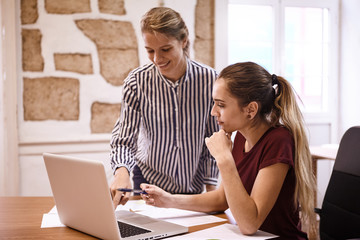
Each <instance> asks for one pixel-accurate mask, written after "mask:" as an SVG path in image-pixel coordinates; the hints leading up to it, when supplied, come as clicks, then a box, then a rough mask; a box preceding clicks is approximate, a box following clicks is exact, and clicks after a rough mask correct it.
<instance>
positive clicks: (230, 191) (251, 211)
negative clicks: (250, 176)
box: [219, 164, 262, 234]
mask: <svg viewBox="0 0 360 240" xmlns="http://www.w3.org/2000/svg"><path fill="white" fill-rule="evenodd" d="M219 168H220V173H221V176H222V184H223V186H224V192H225V196H226V199H227V203H228V205H229V208H230V209H231V212H232V214H233V216H234V218H235V220H236V223H237V225H238V226H239V229H240V230H241V232H242V233H243V234H253V233H255V232H256V231H257V230H258V229H259V227H260V225H261V223H262V220H261V219H259V217H258V210H257V206H256V204H255V201H254V200H253V199H252V198H251V197H250V196H249V194H248V193H247V191H246V189H245V187H244V185H243V184H242V181H241V179H240V176H239V174H238V172H237V169H236V167H235V165H234V166H231V165H229V164H228V165H225V166H224V165H223V166H221V167H219Z"/></svg>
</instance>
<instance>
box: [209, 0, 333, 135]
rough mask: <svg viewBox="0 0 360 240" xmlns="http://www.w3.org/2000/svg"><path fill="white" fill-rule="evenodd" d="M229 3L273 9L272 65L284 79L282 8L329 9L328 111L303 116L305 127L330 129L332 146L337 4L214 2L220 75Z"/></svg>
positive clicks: (321, 1)
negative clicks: (324, 126)
mask: <svg viewBox="0 0 360 240" xmlns="http://www.w3.org/2000/svg"><path fill="white" fill-rule="evenodd" d="M229 3H239V4H246V5H266V6H272V7H273V8H274V50H273V51H274V52H273V65H274V71H275V73H276V74H278V75H281V76H284V77H285V78H286V76H285V75H284V72H283V71H284V70H283V69H284V68H285V63H284V58H285V45H284V43H285V34H284V18H285V11H284V9H285V7H314V8H328V9H329V21H330V22H329V26H330V29H329V34H330V35H329V39H330V42H329V66H328V69H329V73H328V74H329V81H328V86H327V93H328V95H327V96H325V97H326V101H327V103H326V104H327V106H328V108H327V110H326V111H322V112H303V115H304V118H305V121H306V123H307V124H312V125H317V124H326V125H329V126H330V136H331V139H330V141H331V142H334V141H336V132H337V129H338V122H339V119H338V117H337V116H338V112H339V101H338V96H339V90H338V89H339V87H338V86H339V80H338V79H339V0H316V1H313V0H215V69H216V70H217V71H221V69H223V68H224V67H226V66H227V65H228V63H227V61H228V54H227V49H228V44H227V43H228V28H227V24H228V23H227V20H228V19H227V17H224V16H227V15H228V12H227V6H228V4H229Z"/></svg>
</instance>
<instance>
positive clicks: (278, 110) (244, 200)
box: [142, 62, 315, 239]
mask: <svg viewBox="0 0 360 240" xmlns="http://www.w3.org/2000/svg"><path fill="white" fill-rule="evenodd" d="M213 100H214V106H213V108H212V111H211V114H212V115H213V116H215V117H216V118H217V121H218V124H219V125H220V127H221V130H220V131H219V132H216V133H214V134H213V135H212V136H211V137H209V138H206V139H205V142H206V145H207V147H208V149H209V151H210V153H211V154H212V156H213V157H214V158H215V160H216V162H217V166H218V168H219V170H220V173H221V177H222V181H221V184H220V186H219V188H217V189H216V190H215V191H212V192H207V193H203V194H198V195H179V194H178V195H172V194H169V193H167V192H165V191H163V190H162V189H160V188H158V187H156V186H153V185H148V184H142V189H143V190H145V191H146V192H147V193H148V194H147V195H143V198H144V200H146V202H147V203H148V204H152V205H155V206H158V207H176V208H181V209H187V210H194V211H203V212H212V211H221V210H225V209H227V208H230V210H231V212H232V214H233V216H234V218H235V220H236V222H237V225H238V227H239V229H240V231H241V232H242V233H243V234H248V235H251V234H254V233H255V232H256V231H257V230H259V229H260V230H263V231H266V232H270V233H273V234H275V235H278V236H280V239H308V237H307V234H306V233H305V232H303V231H302V230H301V220H304V221H305V220H311V219H314V218H313V216H312V215H313V214H314V212H313V209H314V186H315V180H314V175H313V172H312V161H311V155H310V151H309V144H308V140H307V136H306V133H305V129H304V128H305V126H304V120H303V116H302V114H301V111H300V109H299V107H298V105H297V101H296V95H295V93H294V91H293V89H292V87H291V85H290V83H289V82H288V81H287V80H286V79H284V78H282V77H280V76H276V75H275V74H273V75H271V74H270V73H269V72H267V71H266V70H265V69H264V68H263V67H261V66H259V65H258V64H256V63H253V62H244V63H236V64H233V65H230V66H228V67H226V68H225V69H224V70H223V71H222V72H221V73H220V74H219V76H218V79H217V80H216V82H215V85H214V88H213ZM232 132H236V136H235V139H234V142H233V143H232V141H231V138H230V137H231V133H232ZM204 203H206V204H204ZM310 226H312V225H311V223H310Z"/></svg>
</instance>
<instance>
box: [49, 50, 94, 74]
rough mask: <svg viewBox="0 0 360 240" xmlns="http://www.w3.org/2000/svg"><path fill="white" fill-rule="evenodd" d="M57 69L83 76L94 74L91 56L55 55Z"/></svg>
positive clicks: (75, 54)
mask: <svg viewBox="0 0 360 240" xmlns="http://www.w3.org/2000/svg"><path fill="white" fill-rule="evenodd" d="M54 61H55V69H56V70H61V71H68V72H77V73H81V74H92V73H93V65H92V60H91V55H90V54H81V53H55V54H54Z"/></svg>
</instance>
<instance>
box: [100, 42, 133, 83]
mask: <svg viewBox="0 0 360 240" xmlns="http://www.w3.org/2000/svg"><path fill="white" fill-rule="evenodd" d="M99 60H100V73H101V75H102V76H103V77H104V78H105V80H106V81H107V82H109V83H110V84H112V85H114V86H120V85H122V84H123V82H124V79H125V78H126V77H127V75H128V74H129V72H130V71H131V70H133V69H134V68H136V67H138V66H139V58H138V53H137V50H135V49H128V50H120V49H99Z"/></svg>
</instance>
